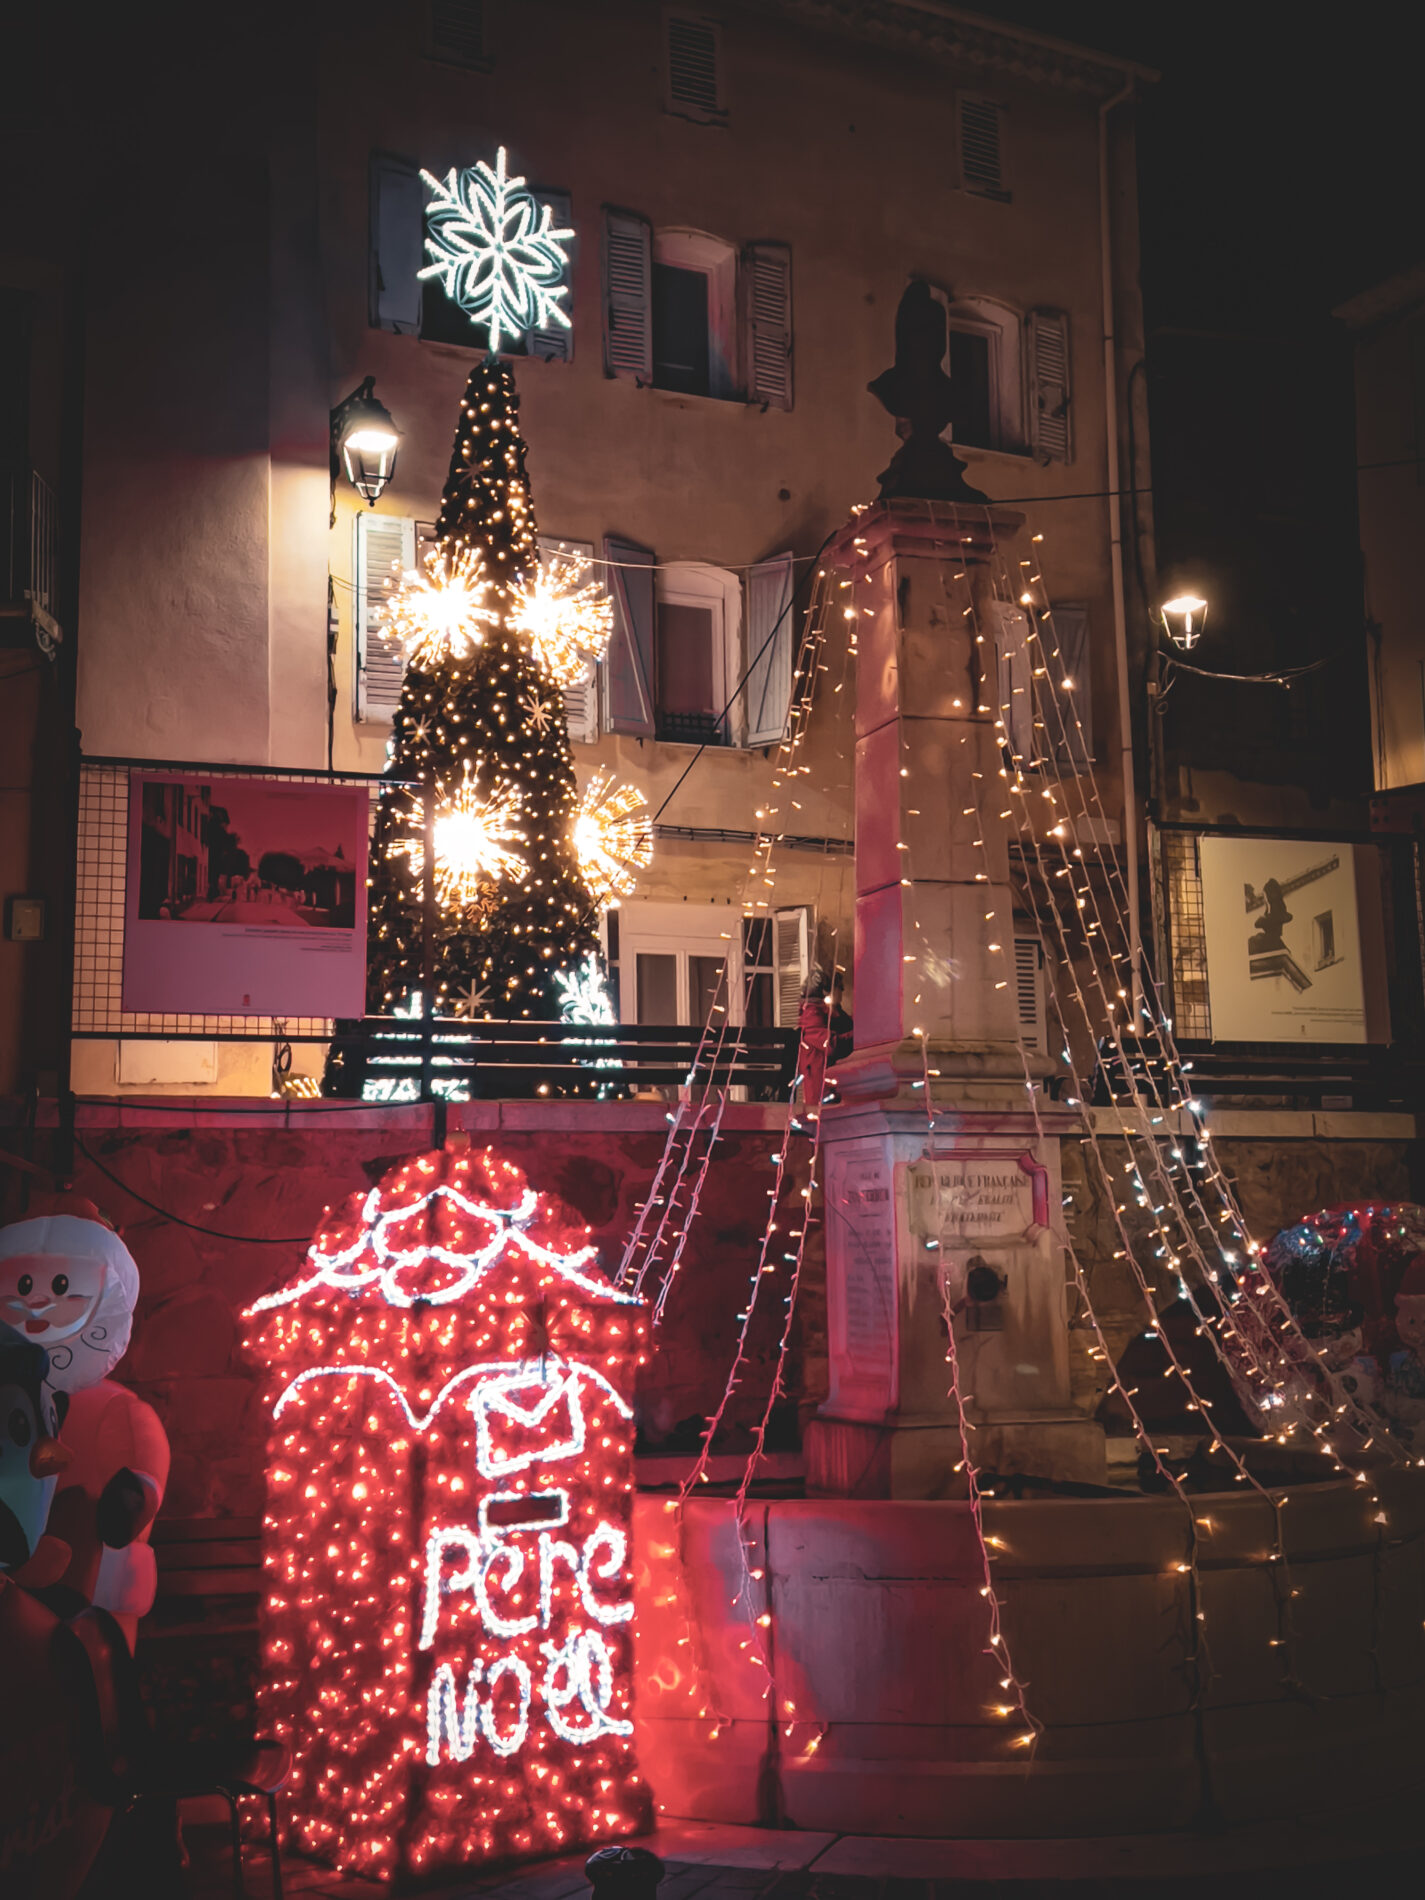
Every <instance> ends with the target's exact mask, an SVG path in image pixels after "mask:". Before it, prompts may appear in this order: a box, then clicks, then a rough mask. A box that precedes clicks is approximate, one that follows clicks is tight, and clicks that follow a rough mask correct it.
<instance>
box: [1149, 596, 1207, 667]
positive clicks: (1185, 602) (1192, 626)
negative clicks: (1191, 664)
mask: <svg viewBox="0 0 1425 1900" xmlns="http://www.w3.org/2000/svg"><path fill="white" fill-rule="evenodd" d="M1158 618H1159V619H1160V620H1161V621H1162V623H1163V631H1164V633H1166V634H1167V636H1168V638H1169V639H1170V640H1171V641H1172V643H1173V645H1174V646H1175V647H1181V648H1182V650H1183V652H1184V653H1188V652H1190V651H1191V650H1192V648H1193V647H1195V646H1196V645H1197V643H1198V641H1199V640H1200V639H1201V638H1202V630H1203V627H1204V626H1205V625H1206V623H1207V602H1206V601H1205V600H1204V599H1203V598H1202V596H1201V594H1177V595H1175V596H1174V597H1173V599H1172V600H1165V601H1164V602H1163V604H1162V606H1161V607H1160V608H1159V609H1158Z"/></svg>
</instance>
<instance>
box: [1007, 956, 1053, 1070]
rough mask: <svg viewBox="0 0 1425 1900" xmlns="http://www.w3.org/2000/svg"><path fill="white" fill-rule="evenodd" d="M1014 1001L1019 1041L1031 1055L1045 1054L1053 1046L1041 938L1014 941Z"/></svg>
mask: <svg viewBox="0 0 1425 1900" xmlns="http://www.w3.org/2000/svg"><path fill="white" fill-rule="evenodd" d="M1014 1000H1015V1004H1016V1007H1017V1009H1018V1012H1019V1040H1020V1041H1021V1042H1022V1043H1023V1045H1024V1047H1025V1048H1026V1049H1027V1050H1028V1051H1029V1053H1030V1054H1031V1055H1043V1054H1044V1053H1045V1051H1046V1049H1047V1048H1048V1044H1049V1023H1048V1012H1047V1010H1046V1009H1045V1006H1044V952H1043V949H1042V948H1041V946H1040V943H1039V939H1038V938H1037V937H1016V938H1015V940H1014Z"/></svg>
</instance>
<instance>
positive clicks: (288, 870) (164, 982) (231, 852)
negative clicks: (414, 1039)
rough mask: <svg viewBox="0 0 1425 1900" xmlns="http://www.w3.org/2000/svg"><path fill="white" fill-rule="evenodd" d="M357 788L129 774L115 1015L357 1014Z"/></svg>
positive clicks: (361, 839) (361, 795)
mask: <svg viewBox="0 0 1425 1900" xmlns="http://www.w3.org/2000/svg"><path fill="white" fill-rule="evenodd" d="M368 804H369V794H368V793H367V792H366V790H365V788H364V787H360V786H345V785H310V784H294V783H284V782H282V781H280V780H273V779H210V778H202V777H196V776H195V777H180V776H175V775H171V774H162V775H160V774H156V773H154V774H150V773H142V774H136V775H135V776H134V778H133V780H132V782H131V785H130V792H129V839H128V885H127V900H126V904H125V917H124V982H123V1006H124V1008H125V1009H126V1010H134V1011H144V1012H151V1013H160V1014H173V1013H176V1012H184V1013H190V1014H195V1015H213V1016H228V1015H257V1016H359V1015H361V1014H362V1013H363V1011H364V1008H365V987H366V849H367V821H368Z"/></svg>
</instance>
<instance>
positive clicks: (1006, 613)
mask: <svg viewBox="0 0 1425 1900" xmlns="http://www.w3.org/2000/svg"><path fill="white" fill-rule="evenodd" d="M994 624H995V655H996V662H997V666H996V672H995V673H991V671H990V669H989V668H988V667H987V668H986V669H985V670H986V678H985V685H986V686H990V685H991V684H992V682H993V681H994V680H995V678H996V674H997V678H998V686H999V697H998V699H997V700H994V701H990V700H987V701H986V703H987V704H993V706H994V710H995V711H996V712H997V713H999V714H1000V716H1001V718H1002V719H1003V720H1004V728H1005V736H1006V738H1007V739H1008V742H1009V748H1010V751H1011V752H1012V753H1013V754H1014V756H1015V758H1016V759H1018V760H1019V762H1020V763H1021V764H1022V765H1025V766H1029V765H1033V763H1034V761H1035V759H1036V758H1037V757H1039V756H1040V753H1041V751H1042V745H1041V743H1040V741H1041V738H1042V735H1041V734H1039V733H1037V732H1036V730H1035V725H1034V687H1035V685H1036V683H1042V682H1036V681H1035V678H1034V668H1033V663H1032V659H1031V649H1030V640H1029V615H1028V614H1027V613H1026V612H1025V610H1024V609H1023V607H1017V606H1015V605H1014V603H1013V602H1012V601H1008V600H997V601H995V603H994ZM986 644H988V642H987V643H986Z"/></svg>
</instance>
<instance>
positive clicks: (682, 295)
mask: <svg viewBox="0 0 1425 1900" xmlns="http://www.w3.org/2000/svg"><path fill="white" fill-rule="evenodd" d="M653 387H654V388H655V389H681V390H682V391H684V393H685V394H687V395H689V396H706V395H708V394H709V393H710V390H709V385H708V280H707V278H706V277H705V276H704V275H703V273H702V272H701V271H695V270H683V269H681V268H680V267H679V266H678V265H676V264H659V263H656V262H655V264H654V266H653Z"/></svg>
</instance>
